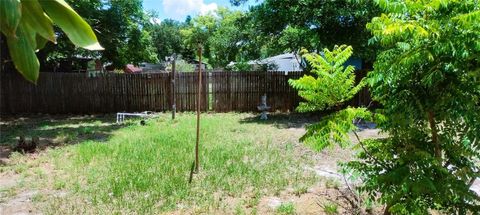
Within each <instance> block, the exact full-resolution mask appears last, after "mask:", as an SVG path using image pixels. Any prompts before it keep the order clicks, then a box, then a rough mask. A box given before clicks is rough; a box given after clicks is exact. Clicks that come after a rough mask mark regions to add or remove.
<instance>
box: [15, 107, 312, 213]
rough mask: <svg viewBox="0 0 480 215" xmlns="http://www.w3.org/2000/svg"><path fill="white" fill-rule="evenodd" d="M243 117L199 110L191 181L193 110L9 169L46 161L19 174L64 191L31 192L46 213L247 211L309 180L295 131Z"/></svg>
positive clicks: (32, 183)
mask: <svg viewBox="0 0 480 215" xmlns="http://www.w3.org/2000/svg"><path fill="white" fill-rule="evenodd" d="M250 116H251V115H248V114H205V115H203V116H202V123H201V138H200V163H201V164H200V172H199V174H196V175H194V179H193V183H192V184H189V183H188V176H189V171H190V167H191V165H192V162H193V160H194V153H193V152H194V143H195V115H193V114H189V113H185V114H179V115H178V118H177V120H175V121H172V120H170V119H169V114H165V115H162V116H161V117H160V118H157V119H152V120H149V121H148V122H147V125H146V126H140V125H138V123H131V124H130V125H128V126H126V127H123V128H118V129H116V130H112V131H111V133H110V134H109V138H108V139H107V140H103V139H102V140H101V141H96V140H95V139H93V140H92V139H87V140H84V141H80V143H79V144H76V145H70V146H66V147H62V148H56V149H49V150H47V152H46V153H44V155H42V156H41V157H40V158H38V159H37V161H36V162H40V164H35V165H31V164H29V165H30V166H33V167H28V165H26V163H28V162H27V161H23V162H22V161H20V160H19V161H18V162H17V163H16V164H15V165H14V166H12V167H11V168H12V169H18V171H21V172H25V171H27V170H26V169H25V168H33V169H34V168H44V167H43V166H45V165H46V164H48V165H51V166H52V169H50V170H48V172H42V173H41V174H39V172H40V171H38V170H37V171H30V172H31V174H30V175H26V176H25V178H26V179H27V180H28V181H29V183H30V184H29V186H30V187H31V188H32V189H47V190H54V191H55V190H56V191H61V192H62V193H66V195H62V196H60V197H58V196H57V195H48V196H42V198H38V199H41V200H42V201H40V202H39V207H41V208H42V210H44V212H45V213H47V214H50V213H51V214H72V213H82V214H83V213H100V214H112V213H140V214H154V213H158V212H168V211H179V210H180V211H186V212H192V213H202V212H206V213H208V212H212V211H222V210H224V211H225V210H226V211H227V212H229V213H235V212H237V213H240V212H241V211H244V209H246V208H253V210H255V207H256V205H255V204H258V202H259V199H260V198H261V197H262V196H266V195H274V194H275V193H279V192H280V191H282V190H285V189H286V188H287V187H294V186H295V187H300V188H302V189H300V191H302V190H304V189H305V188H304V187H308V186H310V185H312V184H313V183H314V182H315V180H316V179H315V176H314V175H313V173H310V172H306V171H305V166H307V165H310V164H311V163H310V161H309V159H308V156H300V155H299V154H298V153H299V152H298V150H295V148H294V147H291V146H292V145H293V143H294V142H295V141H296V137H292V134H291V133H288V130H287V129H280V128H279V126H276V125H275V124H269V123H258V122H257V121H255V120H249V121H245V120H244V119H245V118H247V117H250ZM82 129H84V128H82ZM82 132H87V133H88V132H90V133H91V132H95V131H82ZM45 175H48V176H49V177H45ZM302 192H303V191H302ZM232 198H233V199H241V201H237V202H241V205H236V206H230V207H234V208H230V209H229V204H230V203H229V202H228V201H227V199H232ZM225 208H227V209H225ZM287 209H288V208H287ZM287 209H286V210H287ZM288 210H289V209H288ZM287 214H288V213H287Z"/></svg>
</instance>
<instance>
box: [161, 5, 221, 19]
mask: <svg viewBox="0 0 480 215" xmlns="http://www.w3.org/2000/svg"><path fill="white" fill-rule="evenodd" d="M217 9H218V5H217V4H216V3H210V4H206V3H205V2H204V1H203V0H163V11H164V13H165V14H166V15H167V16H169V17H172V18H175V19H184V18H185V17H186V16H187V15H197V14H202V15H203V14H207V13H209V12H214V11H216V10H217Z"/></svg>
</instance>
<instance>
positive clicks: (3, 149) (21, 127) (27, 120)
mask: <svg viewBox="0 0 480 215" xmlns="http://www.w3.org/2000/svg"><path fill="white" fill-rule="evenodd" d="M130 123H133V122H130ZM125 125H128V123H127V124H123V125H118V124H116V123H115V115H86V116H71V115H59V116H50V115H29V116H2V118H1V121H0V161H1V160H2V159H6V158H8V156H9V155H10V154H11V151H12V148H13V147H14V146H15V145H16V144H17V138H18V137H20V136H23V137H25V138H26V139H27V141H29V140H31V138H32V137H38V138H39V143H38V147H37V150H36V151H39V150H40V151H41V150H44V149H46V148H48V147H57V146H62V145H72V144H76V143H80V142H83V141H87V140H94V141H97V142H103V141H107V140H108V139H109V137H110V136H111V133H112V131H114V130H117V129H120V128H122V127H125ZM0 165H1V163H0Z"/></svg>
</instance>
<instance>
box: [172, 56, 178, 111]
mask: <svg viewBox="0 0 480 215" xmlns="http://www.w3.org/2000/svg"><path fill="white" fill-rule="evenodd" d="M176 60H177V56H176V55H175V54H173V62H172V85H171V89H172V90H171V92H172V95H171V96H172V119H175V112H177V99H176V98H175V97H176V96H175V94H176V92H175V61H176Z"/></svg>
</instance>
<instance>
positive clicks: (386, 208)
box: [383, 203, 391, 215]
mask: <svg viewBox="0 0 480 215" xmlns="http://www.w3.org/2000/svg"><path fill="white" fill-rule="evenodd" d="M389 210H390V204H388V203H387V206H386V207H385V210H384V211H383V215H390V214H391V213H390V211H389Z"/></svg>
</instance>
